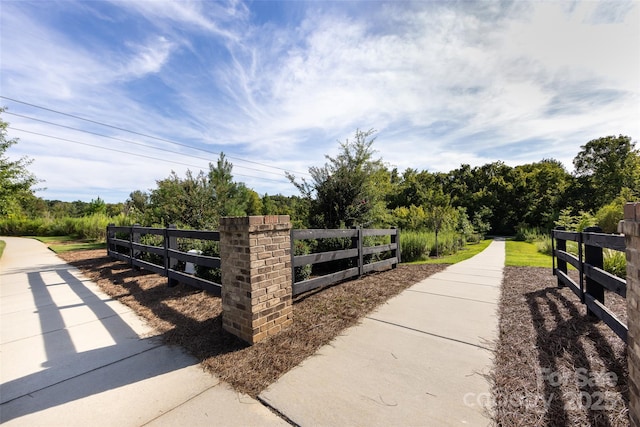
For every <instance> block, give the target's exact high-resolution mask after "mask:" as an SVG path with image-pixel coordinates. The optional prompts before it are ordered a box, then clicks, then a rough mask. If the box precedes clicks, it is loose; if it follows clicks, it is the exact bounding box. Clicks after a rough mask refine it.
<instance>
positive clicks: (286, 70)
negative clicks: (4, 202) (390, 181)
mask: <svg viewBox="0 0 640 427" xmlns="http://www.w3.org/2000/svg"><path fill="white" fill-rule="evenodd" d="M0 55H1V56H0V96H2V97H3V98H0V105H1V106H5V107H8V112H7V113H5V114H3V116H2V117H3V119H4V120H5V121H8V122H10V124H11V125H10V129H9V136H10V137H17V138H19V139H20V142H19V143H18V144H17V145H15V146H13V147H12V148H11V149H10V150H9V151H8V152H7V154H8V155H9V156H10V157H11V158H16V159H17V158H18V157H20V156H23V155H26V156H29V157H30V158H32V159H33V160H34V162H33V164H32V165H31V166H30V170H31V171H32V172H34V173H35V174H36V175H37V176H38V177H39V178H40V179H42V180H44V181H45V182H43V183H42V184H41V186H43V187H46V190H45V191H39V192H38V193H37V194H38V195H39V196H41V197H44V198H46V199H59V200H68V201H72V200H78V199H79V200H85V201H89V200H91V199H94V198H96V197H101V198H102V199H104V200H106V201H107V202H121V201H125V200H126V199H127V197H128V195H129V193H130V192H132V191H134V190H148V189H151V188H154V187H155V182H156V180H159V179H163V178H166V177H168V176H169V175H170V173H171V171H172V170H173V171H175V172H176V173H178V174H179V175H180V176H184V173H185V171H186V170H187V169H191V170H192V171H199V170H201V169H202V170H207V169H208V163H209V162H215V161H216V159H217V157H218V155H217V153H219V152H221V151H222V152H224V153H225V154H226V155H227V156H228V157H229V158H230V161H231V162H232V163H233V165H234V175H235V178H236V180H237V181H242V182H245V183H246V184H247V185H248V186H249V187H250V188H253V189H254V190H256V191H257V192H258V193H260V194H264V193H269V194H277V193H281V194H285V195H289V194H296V189H295V188H294V187H293V186H292V185H291V184H290V183H289V182H288V180H287V179H286V178H285V176H284V170H289V171H292V172H293V173H294V174H295V175H297V176H299V177H302V176H304V173H305V172H307V171H308V168H309V167H311V166H321V165H322V164H324V163H325V158H324V155H325V154H329V155H334V154H336V153H337V150H338V148H339V144H338V141H344V140H345V139H346V138H351V137H353V134H354V131H355V130H356V129H363V130H367V129H370V128H374V129H376V130H377V131H378V132H377V140H376V143H375V145H374V148H375V149H376V150H377V151H378V153H377V155H378V156H379V157H381V158H382V159H383V160H384V161H385V162H386V163H387V164H388V165H389V167H390V168H391V167H397V168H398V169H399V170H400V171H403V170H405V169H406V168H409V167H411V168H414V169H418V170H429V171H432V172H436V171H442V172H447V171H449V170H452V169H454V168H457V167H459V166H460V165H461V164H463V163H468V164H470V165H472V166H479V165H482V164H485V163H488V162H493V161H497V160H501V161H504V162H505V163H507V164H509V165H511V166H515V165H518V164H524V163H531V162H536V161H540V160H542V159H544V158H555V159H557V160H560V161H561V162H563V163H564V164H565V166H566V167H567V169H568V170H569V171H571V170H572V165H571V161H572V159H573V158H574V157H575V155H576V154H577V153H578V151H579V150H580V146H581V145H584V144H585V143H586V142H588V141H589V140H591V139H595V138H598V137H601V136H607V135H618V134H624V135H629V136H631V137H632V138H633V139H634V140H637V138H638V135H640V2H637V1H635V2H632V1H631V2H627V1H624V0H615V1H602V2H595V1H586V2H582V1H571V2H569V1H567V2H531V3H530V2H525V1H520V0H518V1H514V2H509V1H502V2H488V1H482V2H471V1H460V2H438V1H419V2H404V1H391V2H379V1H331V2H328V1H314V2H301V1H287V2H275V1H252V2H243V1H229V2H212V1H210V2H203V1H197V2H189V1H186V2H177V1H171V2H169V1H155V0H146V1H70V0H69V1H66V0H65V1H62V0H60V1H34V2H29V1H23V0H20V1H12V0H2V1H0ZM29 104H31V105H29ZM38 107H44V108H46V109H43V108H38ZM47 109H48V110H47ZM51 110H54V111H51ZM58 112H61V113H65V114H59V113H58ZM73 116H77V117H81V118H84V119H88V120H80V119H78V118H77V117H73ZM34 119H37V120H34ZM47 122H48V123H47ZM96 122H98V123H96ZM99 123H103V124H108V125H110V126H111V127H107V126H103V125H101V124H99ZM81 131H84V132H81ZM128 131H133V132H135V133H132V132H128ZM52 137H54V138H52ZM123 152H126V153H131V154H125V153H123Z"/></svg>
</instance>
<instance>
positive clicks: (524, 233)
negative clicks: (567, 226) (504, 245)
mask: <svg viewBox="0 0 640 427" xmlns="http://www.w3.org/2000/svg"><path fill="white" fill-rule="evenodd" d="M548 237H549V235H548V233H545V232H544V231H543V230H542V229H541V228H539V227H529V226H528V225H527V224H522V223H521V224H518V225H517V226H516V235H515V237H514V238H513V240H515V241H517V242H527V243H534V242H541V241H544V239H546V238H548Z"/></svg>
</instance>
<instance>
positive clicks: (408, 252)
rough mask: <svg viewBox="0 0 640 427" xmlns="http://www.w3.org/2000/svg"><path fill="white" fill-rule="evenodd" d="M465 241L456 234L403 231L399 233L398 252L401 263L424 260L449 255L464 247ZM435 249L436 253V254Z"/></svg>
mask: <svg viewBox="0 0 640 427" xmlns="http://www.w3.org/2000/svg"><path fill="white" fill-rule="evenodd" d="M465 243H466V241H465V239H464V237H463V236H461V235H460V234H458V233H456V232H452V231H451V232H440V233H438V247H437V248H436V234H435V232H433V231H403V232H402V233H400V250H401V253H402V261H403V262H412V261H420V260H426V259H428V258H429V257H430V256H436V253H437V254H438V255H450V254H453V253H455V252H457V251H458V250H459V249H461V248H462V247H464V245H465ZM436 249H437V252H436Z"/></svg>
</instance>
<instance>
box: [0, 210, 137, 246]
mask: <svg viewBox="0 0 640 427" xmlns="http://www.w3.org/2000/svg"><path fill="white" fill-rule="evenodd" d="M110 223H114V224H116V225H131V223H132V219H131V218H129V217H127V216H126V215H124V214H120V215H117V216H108V215H105V214H102V213H97V214H93V215H89V216H85V217H80V218H72V217H64V218H49V217H47V218H34V219H31V218H6V219H2V220H0V234H4V235H7V236H74V237H75V238H77V239H86V240H95V241H102V242H104V241H105V240H106V238H107V225H109V224H110Z"/></svg>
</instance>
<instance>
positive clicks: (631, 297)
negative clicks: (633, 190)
mask: <svg viewBox="0 0 640 427" xmlns="http://www.w3.org/2000/svg"><path fill="white" fill-rule="evenodd" d="M618 231H619V232H621V233H624V237H625V244H626V257H627V324H628V326H629V334H628V335H627V363H628V366H629V377H628V382H629V424H630V425H631V426H632V427H640V310H639V309H638V306H639V305H640V202H638V203H627V204H626V205H625V207H624V221H621V222H620V225H619V226H618Z"/></svg>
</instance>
